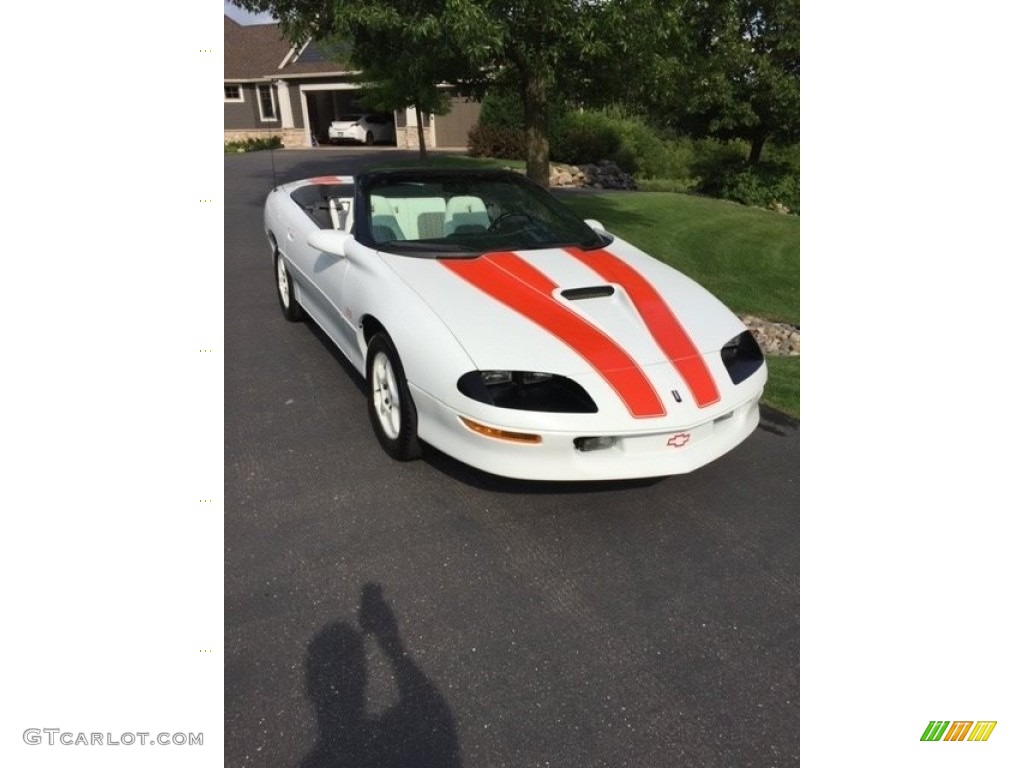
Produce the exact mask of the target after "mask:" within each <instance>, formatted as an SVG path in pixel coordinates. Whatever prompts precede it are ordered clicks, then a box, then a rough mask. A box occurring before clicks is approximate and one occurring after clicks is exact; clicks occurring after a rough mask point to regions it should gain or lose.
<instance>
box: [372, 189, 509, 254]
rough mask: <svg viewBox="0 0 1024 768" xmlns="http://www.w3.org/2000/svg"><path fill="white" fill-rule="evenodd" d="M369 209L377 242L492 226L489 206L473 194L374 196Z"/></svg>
mask: <svg viewBox="0 0 1024 768" xmlns="http://www.w3.org/2000/svg"><path fill="white" fill-rule="evenodd" d="M370 211H371V218H370V224H371V226H372V227H373V239H374V240H376V241H377V242H378V243H387V242H393V241H395V240H433V239H436V238H442V237H448V236H449V235H453V234H465V233H469V232H486V231H487V228H488V227H490V225H491V217H490V216H488V214H487V206H486V205H485V204H484V201H483V200H482V199H480V198H479V197H476V196H473V195H456V196H453V197H450V198H448V200H445V198H443V197H392V196H387V197H385V196H383V195H371V196H370Z"/></svg>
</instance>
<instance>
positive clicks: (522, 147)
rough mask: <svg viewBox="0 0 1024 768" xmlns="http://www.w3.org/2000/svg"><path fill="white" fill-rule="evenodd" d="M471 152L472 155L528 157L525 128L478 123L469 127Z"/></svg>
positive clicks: (517, 158) (514, 158)
mask: <svg viewBox="0 0 1024 768" xmlns="http://www.w3.org/2000/svg"><path fill="white" fill-rule="evenodd" d="M469 154H470V156H471V157H503V158H508V159H511V160H522V159H523V158H525V157H526V141H525V136H524V135H523V130H522V129H521V128H507V127H501V126H494V125H487V124H485V123H482V122H481V123H477V124H476V125H474V126H473V127H472V128H470V129H469Z"/></svg>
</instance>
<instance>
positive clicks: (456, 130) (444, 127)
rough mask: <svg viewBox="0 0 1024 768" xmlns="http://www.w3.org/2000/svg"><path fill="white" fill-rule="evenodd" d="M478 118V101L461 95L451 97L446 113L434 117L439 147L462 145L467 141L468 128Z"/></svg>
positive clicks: (474, 123)
mask: <svg viewBox="0 0 1024 768" xmlns="http://www.w3.org/2000/svg"><path fill="white" fill-rule="evenodd" d="M479 119H480V102H477V101H470V100H469V99H464V98H461V97H455V98H453V99H452V109H451V112H449V113H448V114H447V115H439V116H437V117H435V118H434V120H435V121H436V124H435V128H434V130H435V136H436V137H437V141H436V143H437V146H439V147H464V146H466V145H467V144H468V143H469V129H470V128H472V127H473V126H474V125H476V122H477V120H479Z"/></svg>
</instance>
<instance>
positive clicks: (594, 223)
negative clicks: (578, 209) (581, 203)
mask: <svg viewBox="0 0 1024 768" xmlns="http://www.w3.org/2000/svg"><path fill="white" fill-rule="evenodd" d="M583 223H584V224H586V225H587V226H588V227H590V228H591V229H592V230H594V231H595V232H607V231H608V230H607V229H605V228H604V224H602V223H601V222H600V221H598V220H597V219H584V220H583Z"/></svg>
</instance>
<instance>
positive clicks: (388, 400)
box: [366, 331, 420, 461]
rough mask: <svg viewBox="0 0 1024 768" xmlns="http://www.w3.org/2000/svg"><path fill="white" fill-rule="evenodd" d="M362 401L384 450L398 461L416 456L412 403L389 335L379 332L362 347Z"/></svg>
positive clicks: (417, 446)
mask: <svg viewBox="0 0 1024 768" xmlns="http://www.w3.org/2000/svg"><path fill="white" fill-rule="evenodd" d="M366 382H367V393H366V394H367V396H366V402H367V406H368V408H369V411H370V423H371V424H372V426H373V432H374V434H375V435H376V436H377V441H378V442H379V443H380V444H381V447H382V448H383V449H384V450H385V452H386V453H387V454H388V455H389V456H391V457H392V458H394V459H398V460H399V461H408V460H409V459H415V458H416V457H417V456H419V455H420V441H419V438H418V437H417V418H416V406H415V404H414V403H413V401H412V395H410V394H409V385H408V384H407V383H406V380H405V369H404V368H403V367H402V361H401V359H400V358H399V357H398V352H397V351H396V350H395V345H394V344H393V343H392V341H391V338H390V337H389V336H388V335H387V334H386V333H384V332H383V331H380V332H378V333H376V334H375V335H374V336H373V338H371V339H370V343H369V345H368V346H367V348H366Z"/></svg>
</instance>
